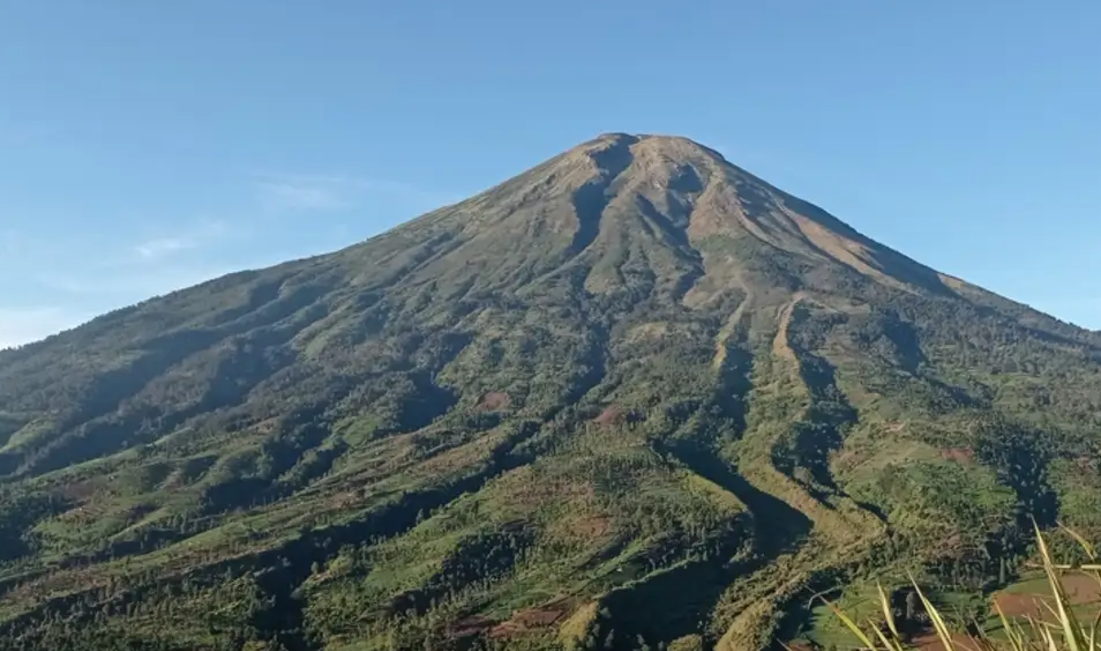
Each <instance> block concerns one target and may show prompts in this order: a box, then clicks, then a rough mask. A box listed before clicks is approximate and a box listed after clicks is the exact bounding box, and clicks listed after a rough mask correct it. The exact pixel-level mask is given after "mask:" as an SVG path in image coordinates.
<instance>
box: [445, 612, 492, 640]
mask: <svg viewBox="0 0 1101 651" xmlns="http://www.w3.org/2000/svg"><path fill="white" fill-rule="evenodd" d="M496 625H497V622H495V621H493V620H492V619H490V618H488V617H484V616H482V615H471V616H470V617H464V618H463V619H460V620H459V621H457V622H455V623H454V624H452V625H451V630H450V631H449V633H450V634H451V636H452V637H470V636H472V635H481V634H482V633H485V632H486V631H488V630H490V629H492V628H493V627H494V626H496Z"/></svg>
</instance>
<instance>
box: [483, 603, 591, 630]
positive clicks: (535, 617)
mask: <svg viewBox="0 0 1101 651" xmlns="http://www.w3.org/2000/svg"><path fill="white" fill-rule="evenodd" d="M576 605H577V604H576V603H575V600H574V599H572V598H570V597H566V598H563V599H558V600H555V601H552V602H550V603H547V604H544V605H542V606H537V607H535V608H528V609H526V610H519V611H516V612H515V613H514V614H513V615H512V618H511V619H509V620H508V621H506V622H501V623H500V624H497V625H496V626H494V627H493V629H492V630H491V631H490V633H489V634H490V636H492V637H510V636H513V635H519V634H522V633H526V632H528V631H533V630H538V629H542V628H549V627H551V626H554V625H555V624H557V623H559V622H561V621H562V620H564V619H565V618H566V617H567V616H568V615H569V614H570V613H571V612H572V611H573V610H574V608H575V606H576Z"/></svg>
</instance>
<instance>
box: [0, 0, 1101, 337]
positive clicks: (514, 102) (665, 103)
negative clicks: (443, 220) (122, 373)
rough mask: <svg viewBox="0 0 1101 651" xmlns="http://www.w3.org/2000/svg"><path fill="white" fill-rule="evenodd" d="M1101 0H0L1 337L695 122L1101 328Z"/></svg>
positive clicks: (871, 216) (886, 237) (835, 206)
mask: <svg viewBox="0 0 1101 651" xmlns="http://www.w3.org/2000/svg"><path fill="white" fill-rule="evenodd" d="M1099 24H1101V4H1099V3H1097V2H1093V1H1092V0H1081V1H1079V2H1074V1H1073V0H1069V1H1064V2H1052V3H1039V2H1024V1H1023V0H1021V1H1016V0H998V1H995V0H969V1H968V2H950V1H948V0H933V1H930V2H884V1H883V0H844V1H843V2H823V1H822V0H769V1H768V2H762V1H758V2H748V1H745V2H735V1H733V0H697V1H696V2H692V3H672V2H652V1H648V0H634V1H631V2H628V1H627V0H603V1H601V2H592V1H591V0H590V1H582V0H558V1H557V2H553V3H552V2H544V3H524V2H515V1H514V0H512V1H505V0H470V1H468V2H455V1H454V0H403V1H402V2H373V1H371V0H326V1H325V2H305V1H303V0H233V1H231V2H227V1H225V0H188V1H187V2H150V1H148V0H97V1H96V2H89V1H88V0H37V1H35V2H0V152H2V155H0V347H2V346H4V345H10V344H17V343H21V342H25V341H29V340H32V339H34V338H37V337H40V336H44V335H46V334H49V333H51V332H53V331H56V330H58V329H61V328H64V327H68V326H72V325H74V324H76V323H78V322H80V321H82V320H84V319H87V318H89V317H91V316H94V315H95V314H97V313H100V312H102V311H105V310H108V309H111V308H115V307H119V306H122V305H126V304H129V303H132V302H135V301H137V300H140V299H143V298H146V297H148V296H151V295H155V294H159V293H164V292H166V291H169V290H172V289H176V288H179V287H183V286H187V285H190V284H193V283H195V282H197V281H200V280H203V279H206V278H209V277H212V276H216V275H220V274H222V273H225V272H228V271H231V270H236V269H240V268H246V267H255V266H260V265H266V264H269V263H274V262H278V261H281V260H283V259H286V258H290V257H297V256H302V255H307V254H312V253H317V252H322V251H325V250H329V249H333V248H337V247H339V246H342V245H345V244H348V243H352V242H354V241H357V240H360V239H363V238H365V237H367V236H370V235H372V234H374V233H377V232H379V231H381V230H384V229H386V228H388V227H390V226H392V225H394V224H397V223H399V222H401V221H404V220H406V219H408V218H411V217H413V216H415V215H417V214H419V213H421V212H424V211H426V210H428V209H430V208H432V207H435V206H436V205H439V204H442V203H446V202H448V201H451V200H454V199H457V198H461V197H463V196H465V195H468V194H471V193H474V192H476V191H479V190H481V189H483V188H485V187H487V186H489V185H491V184H493V183H496V182H498V181H500V180H503V179H504V178H507V177H508V176H511V175H512V174H514V173H517V172H519V171H521V170H523V169H525V168H527V167H528V166H530V165H532V164H535V163H537V162H539V161H540V160H542V159H544V158H546V157H548V156H550V155H553V154H555V153H557V152H559V151H561V150H564V149H566V148H568V147H571V146H573V145H575V144H577V143H579V142H581V141H583V140H586V139H588V138H591V137H593V136H595V135H597V134H599V133H601V132H606V131H628V132H648V133H673V134H679V135H686V136H689V137H693V138H696V139H697V140H700V141H702V142H704V143H705V144H708V145H710V146H712V147H714V148H716V149H719V150H720V151H722V152H723V153H724V154H725V155H726V157H727V158H728V159H730V160H731V161H732V162H735V163H737V164H739V165H741V166H743V167H746V168H748V169H749V170H751V171H753V172H755V173H757V174H759V175H761V176H763V177H765V178H766V179H768V180H770V181H771V182H773V183H775V184H776V185H779V186H780V187H782V188H784V189H786V190H788V191H790V192H792V193H795V194H797V195H800V196H802V197H804V198H806V199H808V200H811V201H813V202H814V203H817V204H819V205H821V206H822V207H824V208H826V209H827V210H829V211H831V212H833V213H834V214H835V215H837V216H838V217H840V218H842V219H843V220H845V221H847V222H849V223H850V224H852V225H853V226H855V227H856V228H858V229H860V230H861V231H863V232H865V233H866V234H868V235H870V236H872V237H874V238H876V239H879V240H880V241H882V242H884V243H886V244H888V245H891V246H893V247H895V248H898V249H900V250H902V251H904V252H905V253H907V254H909V255H911V256H912V257H915V258H917V259H919V260H921V261H923V262H925V263H927V264H930V265H931V266H934V267H936V268H938V269H941V270H943V271H946V272H949V273H953V274H957V275H960V276H962V277H964V278H967V279H968V280H971V281H972V282H976V283H978V284H981V285H983V286H986V287H988V288H990V289H992V290H995V291H998V292H1000V293H1002V294H1005V295H1007V296H1009V297H1012V298H1015V299H1018V300H1022V301H1025V302H1028V303H1030V304H1032V305H1035V306H1037V307H1039V308H1042V309H1044V310H1046V311H1049V312H1051V313H1054V314H1055V315H1057V316H1060V317H1062V318H1064V319H1067V320H1070V321H1074V322H1077V323H1079V324H1082V325H1086V326H1091V327H1095V328H1101V286H1099V285H1098V283H1097V282H1096V279H1097V278H1098V277H1099V274H1098V271H1099V269H1098V267H1099V266H1101V263H1098V262H1097V261H1098V260H1099V259H1101V258H1099V255H1098V253H1099V249H1101V219H1098V217H1099V209H1101V39H1099V38H1097V26H1098V25H1099Z"/></svg>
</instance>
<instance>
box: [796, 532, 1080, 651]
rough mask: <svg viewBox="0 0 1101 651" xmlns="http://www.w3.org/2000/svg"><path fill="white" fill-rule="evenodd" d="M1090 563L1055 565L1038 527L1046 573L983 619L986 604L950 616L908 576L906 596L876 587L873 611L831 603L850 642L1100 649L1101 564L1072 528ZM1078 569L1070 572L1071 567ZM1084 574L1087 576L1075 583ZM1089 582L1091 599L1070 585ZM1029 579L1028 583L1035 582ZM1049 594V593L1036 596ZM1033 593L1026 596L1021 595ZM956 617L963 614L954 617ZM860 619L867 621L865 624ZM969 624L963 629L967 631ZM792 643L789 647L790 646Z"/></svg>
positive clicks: (898, 648)
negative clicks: (861, 611)
mask: <svg viewBox="0 0 1101 651" xmlns="http://www.w3.org/2000/svg"><path fill="white" fill-rule="evenodd" d="M1068 533H1070V536H1071V537H1072V538H1073V539H1074V541H1075V542H1076V543H1077V544H1078V545H1079V548H1080V551H1082V552H1083V553H1084V554H1085V555H1086V557H1087V558H1088V559H1089V562H1088V563H1086V564H1081V565H1057V564H1056V563H1055V561H1054V560H1053V559H1052V555H1051V551H1050V550H1049V548H1048V544H1047V541H1046V540H1045V539H1044V535H1043V533H1042V532H1041V531H1040V529H1039V528H1038V527H1037V529H1036V541H1037V555H1038V557H1039V560H1040V563H1039V565H1040V566H1041V568H1042V574H1043V576H1042V577H1041V578H1037V579H1035V580H1033V581H1029V582H1022V583H1019V584H1017V585H1015V586H1011V587H1010V588H1007V589H1006V590H1004V591H1002V593H1001V595H1000V596H1001V597H1013V598H1012V599H1010V598H1005V599H1002V598H998V599H995V600H994V601H993V603H992V604H989V605H987V606H986V610H988V611H992V612H991V616H990V617H989V619H987V620H986V621H985V622H984V621H983V614H982V612H983V609H982V608H980V609H979V613H978V614H977V615H976V616H973V617H968V618H965V619H964V620H962V621H953V619H954V618H953V617H951V616H950V615H947V614H946V613H945V609H944V607H943V605H938V604H937V600H936V599H935V598H933V597H930V596H929V595H927V594H926V592H925V591H923V590H922V588H921V586H920V585H919V584H918V583H917V582H916V581H914V580H913V579H911V581H910V585H908V586H906V587H905V589H904V592H903V594H904V595H905V596H904V597H902V599H899V598H897V597H898V596H899V595H898V594H894V595H889V594H888V592H887V591H886V590H884V589H883V587H882V586H877V595H876V597H877V599H875V601H874V606H875V607H876V609H877V611H876V612H873V614H870V615H869V614H855V613H854V612H852V611H846V610H845V609H844V608H843V607H842V606H839V605H838V604H834V603H829V602H827V603H826V606H825V608H826V609H827V610H828V611H830V613H831V614H832V615H834V616H836V619H837V621H838V622H839V623H840V625H841V626H842V628H843V629H844V631H845V633H847V634H848V638H849V639H848V640H846V642H845V644H846V645H847V646H849V647H850V648H860V649H866V650H868V651H873V650H875V649H881V648H882V649H884V651H903V650H904V649H909V648H922V647H937V648H940V649H944V650H945V651H955V650H956V649H967V650H972V649H987V650H990V651H998V650H1002V649H1004V650H1005V651H1026V650H1032V649H1048V650H1054V651H1061V650H1063V649H1067V650H1070V649H1074V650H1075V651H1096V650H1097V649H1101V637H1099V635H1098V632H1099V630H1101V565H1099V564H1098V558H1097V555H1096V552H1095V551H1094V548H1093V546H1092V545H1090V544H1089V543H1088V542H1086V540H1085V539H1084V538H1082V537H1081V535H1080V534H1078V533H1075V532H1073V531H1069V530H1068ZM1072 569H1073V570H1074V571H1068V570H1072ZM1075 579H1084V581H1075ZM1072 582H1074V583H1083V582H1085V583H1086V584H1087V585H1088V597H1087V599H1088V601H1087V602H1086V603H1083V601H1084V600H1083V595H1082V594H1080V593H1079V592H1078V591H1077V590H1074V589H1073V588H1071V587H1070V586H1069V585H1068V584H1071V583H1072ZM1030 584H1031V585H1030ZM1045 592H1046V594H1045V596H1044V597H1042V598H1041V597H1039V596H1038V595H1041V594H1044V593H1045ZM1025 596H1028V597H1031V600H1030V601H1026V600H1025V599H1023V597H1025ZM955 619H958V618H955ZM859 622H866V624H864V625H861V624H860V623H859ZM965 629H966V630H965ZM788 648H789V649H790V647H788Z"/></svg>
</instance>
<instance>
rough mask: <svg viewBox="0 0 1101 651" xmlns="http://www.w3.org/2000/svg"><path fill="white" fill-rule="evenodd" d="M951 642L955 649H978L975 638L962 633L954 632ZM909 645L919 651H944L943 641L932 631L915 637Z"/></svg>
mask: <svg viewBox="0 0 1101 651" xmlns="http://www.w3.org/2000/svg"><path fill="white" fill-rule="evenodd" d="M952 644H953V645H954V646H955V647H956V649H959V650H961V651H980V647H979V645H978V644H976V643H975V640H973V639H971V638H970V637H968V636H966V635H964V634H963V633H954V634H953V635H952ZM910 647H911V648H913V649H920V650H921V651H944V643H943V642H941V641H940V638H939V637H937V634H936V633H934V632H932V631H929V632H928V633H923V634H922V635H920V636H918V637H915V638H914V639H913V641H912V642H911V643H910Z"/></svg>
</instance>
